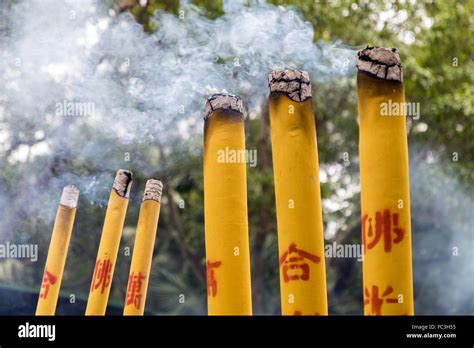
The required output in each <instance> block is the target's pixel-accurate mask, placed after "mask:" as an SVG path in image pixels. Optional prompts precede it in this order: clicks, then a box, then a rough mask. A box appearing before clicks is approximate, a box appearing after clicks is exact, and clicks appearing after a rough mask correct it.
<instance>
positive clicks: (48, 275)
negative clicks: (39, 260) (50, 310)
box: [40, 268, 58, 300]
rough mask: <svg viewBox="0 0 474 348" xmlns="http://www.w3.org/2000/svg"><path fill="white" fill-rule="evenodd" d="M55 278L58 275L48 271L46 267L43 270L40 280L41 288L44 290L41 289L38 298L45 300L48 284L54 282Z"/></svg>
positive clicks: (56, 278)
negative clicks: (41, 279)
mask: <svg viewBox="0 0 474 348" xmlns="http://www.w3.org/2000/svg"><path fill="white" fill-rule="evenodd" d="M57 280H58V277H56V276H55V275H54V274H52V273H50V272H48V269H47V268H46V269H45V270H44V275H43V281H42V282H41V289H43V290H44V291H43V290H41V293H40V298H42V299H44V300H46V298H47V297H48V292H49V286H50V285H54V284H56V281H57Z"/></svg>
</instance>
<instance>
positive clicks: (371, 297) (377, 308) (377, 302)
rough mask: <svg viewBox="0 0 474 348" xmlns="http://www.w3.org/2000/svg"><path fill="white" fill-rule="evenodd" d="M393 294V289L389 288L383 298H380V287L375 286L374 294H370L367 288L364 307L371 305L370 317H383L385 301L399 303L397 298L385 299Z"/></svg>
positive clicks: (373, 287) (373, 288)
mask: <svg viewBox="0 0 474 348" xmlns="http://www.w3.org/2000/svg"><path fill="white" fill-rule="evenodd" d="M391 293H393V288H392V287H391V286H387V288H386V289H385V291H384V292H383V294H382V296H381V297H379V287H378V286H376V285H373V286H372V292H370V291H369V289H367V288H365V289H364V307H365V306H367V305H370V314H369V315H382V305H383V303H384V300H385V302H386V303H398V300H397V299H396V298H385V297H387V296H388V295H390V294H391ZM384 298H385V299H384Z"/></svg>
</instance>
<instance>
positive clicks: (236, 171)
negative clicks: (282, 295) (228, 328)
mask: <svg viewBox="0 0 474 348" xmlns="http://www.w3.org/2000/svg"><path fill="white" fill-rule="evenodd" d="M204 123H205V124H204V213H205V214H204V220H205V237H206V261H207V263H206V267H207V292H208V294H207V295H208V311H209V315H251V314H252V299H251V297H252V296H251V286H250V256H249V236H248V217H247V183H246V180H247V178H246V164H245V160H244V161H242V158H245V156H242V151H245V134H244V116H243V106H242V101H241V99H240V98H239V97H236V96H233V95H228V94H217V95H214V96H212V97H210V98H209V99H208V100H207V102H206V111H205V117H204ZM239 159H240V160H239Z"/></svg>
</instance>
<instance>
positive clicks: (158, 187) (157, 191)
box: [142, 179, 163, 202]
mask: <svg viewBox="0 0 474 348" xmlns="http://www.w3.org/2000/svg"><path fill="white" fill-rule="evenodd" d="M162 191H163V183H162V182H161V181H160V180H156V179H150V180H148V181H147V182H146V185H145V192H144V193H143V200H142V201H143V202H144V201H146V200H147V199H151V200H154V201H157V202H161V193H162Z"/></svg>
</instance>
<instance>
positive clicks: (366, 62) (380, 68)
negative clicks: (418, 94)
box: [357, 47, 403, 82]
mask: <svg viewBox="0 0 474 348" xmlns="http://www.w3.org/2000/svg"><path fill="white" fill-rule="evenodd" d="M357 69H359V71H364V72H366V73H368V74H369V75H372V76H375V77H377V78H379V79H382V80H392V81H399V82H403V70H402V62H401V60H400V54H399V53H398V52H397V50H396V49H395V48H384V47H367V48H366V49H363V50H362V51H359V52H358V53H357Z"/></svg>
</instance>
